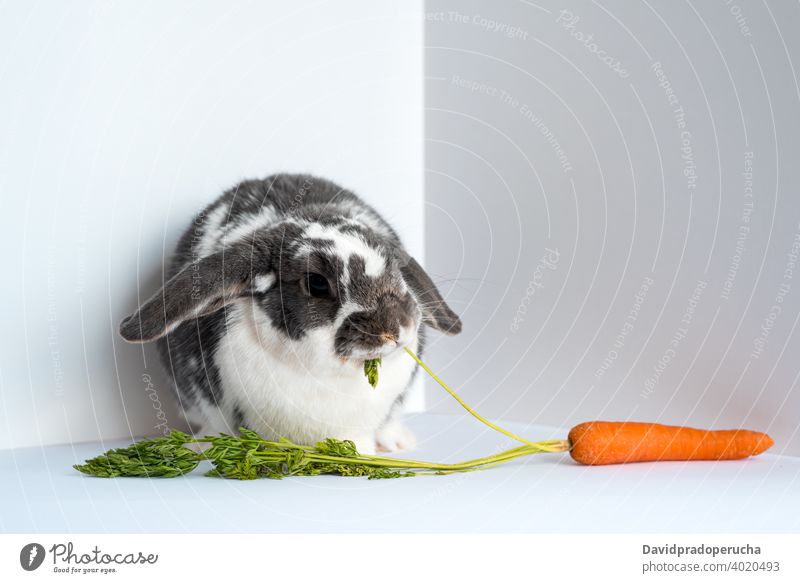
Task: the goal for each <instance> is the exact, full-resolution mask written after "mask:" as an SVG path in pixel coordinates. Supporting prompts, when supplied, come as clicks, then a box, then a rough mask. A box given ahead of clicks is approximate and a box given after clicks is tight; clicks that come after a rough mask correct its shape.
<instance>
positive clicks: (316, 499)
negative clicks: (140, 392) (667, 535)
mask: <svg viewBox="0 0 800 583" xmlns="http://www.w3.org/2000/svg"><path fill="white" fill-rule="evenodd" d="M409 424H410V425H411V426H412V427H413V428H414V430H415V431H416V433H417V437H418V439H419V442H420V444H419V446H418V447H417V449H416V450H415V451H414V452H413V453H406V454H404V456H405V457H411V458H415V459H426V460H430V461H440V462H456V461H463V460H466V459H470V458H474V457H480V456H483V455H488V454H491V453H494V452H497V451H499V450H500V449H505V448H509V447H513V446H514V445H515V444H514V442H511V441H510V440H508V439H506V438H505V437H503V436H501V435H499V434H497V433H494V432H492V431H491V430H489V429H485V428H484V427H483V426H482V425H480V424H479V423H478V422H476V421H475V420H473V419H471V418H469V417H449V416H437V415H429V414H422V415H416V416H413V417H411V418H410V419H409ZM504 425H506V426H507V427H508V428H509V429H511V430H512V431H516V432H518V433H520V434H522V435H525V436H526V437H529V438H532V439H537V440H538V439H556V438H559V439H560V438H563V437H564V436H565V435H566V431H564V430H556V429H553V428H543V427H537V426H525V425H524V424H520V423H505V424H504ZM123 445H128V443H119V442H115V443H105V444H102V445H101V444H99V443H86V444H78V445H73V446H70V445H65V446H53V447H46V448H27V449H17V450H5V451H0V462H1V463H2V467H3V468H4V471H3V479H2V483H0V529H2V531H4V532H74V533H79V532H134V533H138V532H144V533H148V532H170V533H173V532H174V533H180V532H697V531H701V532H800V458H795V457H785V456H777V455H763V456H760V457H758V458H754V459H749V460H744V461H735V462H688V463H678V462H670V463H649V464H629V465H623V466H605V467H583V466H579V465H577V464H575V463H574V462H573V461H572V460H571V458H569V456H568V455H565V454H544V455H537V456H533V457H531V458H528V459H525V460H517V461H514V462H511V463H509V464H508V465H506V466H500V467H496V468H492V469H489V470H485V471H481V472H472V473H468V474H458V475H447V476H421V477H413V478H403V479H396V480H367V479H364V478H343V477H338V476H315V477H297V478H288V479H284V480H266V479H264V480H254V481H247V482H242V481H237V480H224V479H219V478H208V477H205V476H203V472H202V471H200V470H197V471H196V472H194V473H192V474H190V475H188V476H184V477H181V478H172V479H143V478H117V479H101V478H92V477H88V476H84V475H82V474H80V473H78V472H76V471H75V470H73V469H72V467H71V466H72V464H73V463H77V462H82V461H83V460H85V459H86V458H89V457H93V456H95V455H98V454H99V453H102V451H104V450H105V449H108V448H110V447H119V446H123Z"/></svg>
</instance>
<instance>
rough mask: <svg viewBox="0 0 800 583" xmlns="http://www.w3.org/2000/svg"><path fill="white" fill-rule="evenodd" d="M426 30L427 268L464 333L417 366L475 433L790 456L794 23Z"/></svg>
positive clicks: (710, 13)
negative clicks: (642, 438) (718, 434)
mask: <svg viewBox="0 0 800 583" xmlns="http://www.w3.org/2000/svg"><path fill="white" fill-rule="evenodd" d="M426 10H427V15H428V20H427V27H426V44H427V45H428V47H429V48H428V51H427V72H426V74H427V76H428V80H427V94H426V95H427V102H426V106H427V107H428V113H427V118H426V131H427V138H428V148H427V160H426V164H427V177H428V181H427V184H426V192H427V197H428V199H427V201H428V208H429V209H430V212H429V213H428V215H427V222H428V231H427V234H428V243H427V245H428V259H429V261H428V264H429V266H430V269H431V271H432V272H434V273H435V274H437V275H438V276H439V277H440V278H441V279H442V280H444V281H445V282H448V293H449V296H450V298H451V300H452V302H453V304H454V307H455V308H456V309H457V310H459V311H461V312H462V313H463V315H464V333H463V334H462V335H461V336H459V337H457V338H454V339H446V340H444V339H443V340H442V341H437V342H436V343H435V344H434V345H433V347H432V351H431V353H430V364H431V365H433V366H435V367H436V369H437V370H438V371H440V372H441V374H442V375H443V376H444V378H446V379H447V380H448V381H450V382H451V383H452V384H453V386H456V387H460V388H461V390H462V392H463V394H464V396H465V397H466V398H467V399H468V400H469V402H471V403H472V404H474V405H475V406H476V407H478V408H479V409H480V410H481V411H482V412H483V413H484V414H485V415H494V416H499V417H507V418H513V419H518V420H523V421H527V422H538V423H546V424H550V425H556V426H567V427H568V426H569V425H570V424H572V423H575V422H578V421H584V420H590V419H597V418H605V419H637V420H643V421H648V420H652V421H661V422H665V423H682V424H689V425H696V426H703V427H707V426H713V427H740V426H744V427H750V428H753V429H761V430H766V431H769V432H770V433H771V434H773V437H774V438H775V440H776V447H775V449H774V451H776V452H788V453H793V454H796V455H798V454H800V431H798V429H800V386H798V380H799V378H800V359H798V358H797V355H798V351H800V334H798V332H797V324H798V321H799V320H800V268H799V267H798V264H797V263H796V261H797V257H794V258H793V257H792V256H790V254H792V250H793V246H796V245H797V244H798V242H800V196H798V184H800V164H798V160H800V90H798V75H799V74H800V38H798V36H797V34H796V31H797V30H798V27H800V6H799V5H798V4H797V3H796V2H795V3H791V2H760V1H751V0H735V1H733V2H729V1H718V2H673V1H671V0H656V1H653V0H648V1H647V2H628V1H622V0H603V1H601V2H591V1H589V0H586V1H584V0H570V1H567V2H550V1H541V2H539V1H535V2H528V1H519V2H492V3H490V2H476V1H464V0H459V1H455V0H430V1H429V2H428V3H427V6H426ZM562 10H566V11H568V12H569V13H571V14H563V15H562V13H561V11H562ZM657 63H660V65H658V66H657V65H656V64H657ZM665 78H666V79H667V80H668V81H669V84H670V87H669V88H667V87H666V84H665ZM667 89H669V90H670V91H671V92H672V93H670V94H668V92H667ZM679 108H680V109H682V111H683V113H682V114H681V113H680V112H679V111H678V110H679ZM682 124H685V127H681V126H682ZM684 132H688V133H684ZM751 155H752V158H750V156H751ZM689 158H691V159H689ZM750 170H752V176H749V175H746V174H745V173H747V172H749V171H750ZM751 179H752V182H750V180H751ZM750 205H752V206H750ZM548 249H551V250H557V251H558V252H559V254H558V260H557V261H555V254H554V255H553V260H549V261H548V257H549V255H550V253H549V252H548ZM794 249H795V252H794V255H795V256H796V255H797V247H795V248H794ZM543 259H544V260H545V263H547V265H544V264H543V266H541V267H540V261H542V260H543ZM786 274H788V275H789V276H790V277H789V278H787V277H786ZM648 281H652V283H651V284H650V285H648V286H647V287H646V289H645V288H643V287H642V285H643V283H647V282H648ZM699 282H702V283H700V284H699ZM698 284H699V285H700V287H701V288H702V289H701V290H700V293H699V294H696V293H695V290H696V289H698ZM782 285H788V286H789V288H788V289H786V290H785V291H782V289H783V288H782V287H781V286H782ZM703 286H704V287H703ZM695 295H697V296H699V297H697V298H695V297H694V296H695ZM632 311H633V312H634V317H633V318H631V317H630V314H631V312H632ZM684 319H686V321H687V322H688V324H687V323H682V320H684ZM515 320H516V323H515ZM764 329H766V330H767V331H766V332H764ZM618 336H620V337H621V340H620V339H619V338H618ZM429 397H430V402H431V404H432V406H433V408H434V410H447V411H450V410H452V411H455V410H456V408H454V406H453V404H452V403H451V401H450V399H449V397H448V396H447V395H444V394H442V393H441V392H429Z"/></svg>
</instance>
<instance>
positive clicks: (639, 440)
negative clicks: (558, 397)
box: [569, 421, 774, 466]
mask: <svg viewBox="0 0 800 583" xmlns="http://www.w3.org/2000/svg"><path fill="white" fill-rule="evenodd" d="M569 442H570V445H571V446H572V447H571V449H570V454H571V455H572V458H573V459H574V460H575V461H577V462H579V463H582V464H587V465H593V466H598V465H605V464H624V463H628V462H653V461H669V460H672V461H688V460H737V459H742V458H746V457H749V456H752V455H758V454H760V453H763V452H765V451H767V450H768V449H769V448H770V447H772V444H773V443H774V442H773V441H772V438H770V436H769V435H767V434H766V433H759V432H758V431H748V430H746V429H729V430H718V431H707V430H704V429H692V428H690V427H675V426H670V425H660V424H658V423H634V422H631V421H625V422H611V421H589V422H587V423H581V424H580V425H576V426H575V427H573V428H572V430H571V431H570V432H569Z"/></svg>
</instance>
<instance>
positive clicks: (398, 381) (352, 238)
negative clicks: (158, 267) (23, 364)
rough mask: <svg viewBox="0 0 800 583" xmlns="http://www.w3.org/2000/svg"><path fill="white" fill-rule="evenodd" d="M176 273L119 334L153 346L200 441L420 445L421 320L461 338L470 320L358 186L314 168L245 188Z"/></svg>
mask: <svg viewBox="0 0 800 583" xmlns="http://www.w3.org/2000/svg"><path fill="white" fill-rule="evenodd" d="M168 277H169V279H168V280H167V281H166V283H165V284H164V286H163V287H162V288H161V289H159V290H158V291H157V292H156V293H155V294H154V295H153V296H152V297H151V298H150V299H148V300H147V301H146V302H144V304H143V305H141V306H140V307H139V309H138V310H136V311H135V312H134V313H133V314H131V315H129V316H127V317H126V318H124V319H123V320H122V322H121V324H120V335H121V336H122V338H124V339H125V340H126V341H128V342H135V343H141V342H151V341H157V346H158V352H159V355H160V358H161V360H162V363H163V365H164V366H165V368H166V370H167V371H168V374H169V376H170V377H171V380H172V382H173V383H174V389H175V392H176V395H177V398H178V400H179V403H180V405H181V408H182V410H183V411H184V412H185V413H184V414H185V415H186V419H187V421H188V422H189V426H190V427H191V428H192V430H193V432H194V433H195V434H197V435H210V434H216V433H220V432H225V433H234V434H235V433H236V432H237V431H238V429H239V428H240V427H247V428H249V429H252V430H254V431H256V432H258V433H259V434H261V435H263V436H264V437H266V438H267V439H277V438H279V437H285V438H287V439H289V440H291V441H293V442H295V443H299V444H305V445H314V444H316V442H318V441H320V440H323V439H325V438H327V437H333V438H338V439H349V440H351V441H353V442H354V443H355V445H356V448H357V449H358V451H359V452H361V453H364V454H372V453H375V452H376V451H399V450H404V449H411V448H413V447H414V444H415V437H414V435H413V433H412V432H411V431H409V430H408V429H407V428H406V426H405V425H404V424H403V422H402V418H401V417H402V415H401V413H402V411H401V409H402V403H403V397H404V395H405V394H406V391H407V390H408V388H409V385H410V384H411V381H412V379H413V377H414V375H415V373H416V371H417V364H416V362H415V361H414V360H413V359H412V358H410V356H409V355H408V354H406V353H405V351H404V350H403V347H406V346H407V347H409V348H410V349H411V350H414V351H416V352H418V353H421V351H422V348H423V346H422V345H423V343H424V328H423V326H429V327H431V328H433V329H435V330H439V331H441V332H444V333H446V334H451V335H452V334H458V333H459V332H460V331H461V327H462V325H461V320H460V318H459V317H458V315H456V314H455V313H454V312H453V310H452V309H450V307H449V306H448V305H447V303H446V302H445V300H444V299H443V298H442V296H441V294H440V292H439V291H438V290H437V288H436V286H435V285H434V283H433V282H432V281H431V278H430V277H429V276H428V275H427V274H426V272H425V271H424V270H423V269H422V267H420V265H419V263H417V261H416V260H415V259H414V258H413V257H411V256H410V255H409V254H408V253H407V252H406V251H405V250H404V248H403V246H402V244H401V242H400V239H399V238H398V236H397V233H396V232H395V231H394V230H393V229H392V227H391V226H389V224H388V223H387V222H386V221H385V220H384V219H383V218H382V217H381V216H380V215H379V214H378V212H377V211H375V210H374V209H373V208H372V207H371V206H369V205H368V204H366V203H365V202H364V201H362V200H361V199H360V198H359V197H358V196H356V195H355V194H354V193H353V192H350V191H349V190H345V189H344V188H341V187H339V186H338V185H336V184H334V183H333V182H330V181H328V180H325V179H322V178H318V177H316V176H312V175H305V174H275V175H272V176H268V177H267V178H265V179H263V180H246V181H244V182H241V183H240V184H238V185H237V186H235V187H234V188H232V189H230V190H228V191H226V192H225V193H223V194H222V196H220V197H219V198H218V199H217V200H216V201H215V202H213V203H212V204H211V205H209V206H208V207H206V208H205V209H204V210H203V211H202V212H201V213H200V214H199V215H198V216H197V217H196V219H195V221H194V223H193V224H192V225H191V226H190V227H189V229H187V231H186V232H185V233H184V234H183V236H182V237H181V239H180V241H179V242H178V245H177V250H176V253H175V256H174V259H173V261H172V262H171V265H170V268H169V270H168ZM373 358H381V359H382V364H381V366H380V369H379V380H378V384H377V387H376V388H375V389H373V388H372V387H371V386H370V385H369V382H368V380H367V378H366V377H365V375H364V370H363V366H364V362H365V360H368V359H373Z"/></svg>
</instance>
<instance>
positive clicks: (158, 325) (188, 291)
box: [119, 242, 272, 342]
mask: <svg viewBox="0 0 800 583" xmlns="http://www.w3.org/2000/svg"><path fill="white" fill-rule="evenodd" d="M271 270H272V266H271V261H270V259H269V252H268V248H267V247H266V245H263V244H262V245H259V244H257V243H256V242H253V244H249V243H247V244H244V243H239V244H236V245H233V246H230V247H228V248H226V249H223V250H222V251H219V252H217V253H215V254H213V255H209V256H208V257H204V258H203V259H201V260H199V261H196V262H192V263H190V264H189V265H187V266H186V267H184V268H183V269H182V270H181V271H179V272H178V273H177V274H175V275H174V276H173V277H172V278H171V279H170V280H169V281H167V283H165V284H164V287H162V288H161V289H160V290H158V291H157V292H156V293H155V294H154V295H153V297H151V298H150V299H149V300H147V301H146V302H145V303H144V304H143V305H142V306H141V307H139V309H138V310H137V311H136V312H134V313H133V314H131V315H130V316H128V317H127V318H125V319H124V320H123V321H122V323H121V324H120V327H119V333H120V335H121V336H122V337H123V338H124V339H125V340H127V341H128V342H150V341H152V340H156V339H158V338H161V337H162V336H165V335H166V334H168V333H169V332H171V331H172V330H174V329H175V328H176V327H177V326H178V325H179V324H181V322H184V321H186V320H189V319H191V318H199V317H200V316H204V315H206V314H211V313H213V312H216V311H217V310H219V309H221V308H223V307H224V306H225V304H226V303H227V302H229V301H231V300H233V299H235V298H237V297H241V296H243V295H246V294H247V293H248V292H250V291H251V289H252V287H253V284H252V283H251V282H253V281H258V277H259V276H268V275H269V274H270V272H271Z"/></svg>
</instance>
